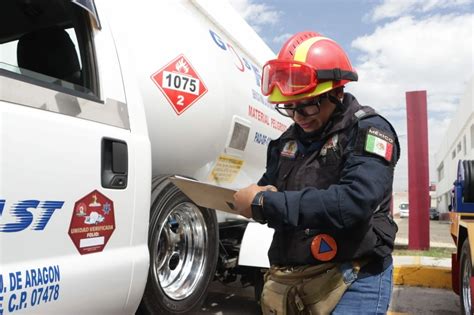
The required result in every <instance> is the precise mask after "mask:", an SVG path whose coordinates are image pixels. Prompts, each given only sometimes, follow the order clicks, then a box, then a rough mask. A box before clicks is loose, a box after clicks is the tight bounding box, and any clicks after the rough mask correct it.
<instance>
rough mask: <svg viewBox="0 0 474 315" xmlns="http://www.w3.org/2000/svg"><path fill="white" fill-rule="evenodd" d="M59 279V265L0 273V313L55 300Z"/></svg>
mask: <svg viewBox="0 0 474 315" xmlns="http://www.w3.org/2000/svg"><path fill="white" fill-rule="evenodd" d="M60 280H61V272H60V269H59V265H52V266H42V267H38V268H31V269H26V270H18V271H13V272H9V273H5V274H0V315H2V314H3V312H4V311H5V310H6V311H7V312H8V313H14V312H16V311H19V310H24V309H26V308H29V307H33V306H37V305H40V304H45V303H50V302H54V301H57V300H58V299H59V289H60V287H59V282H60ZM7 283H8V284H7Z"/></svg>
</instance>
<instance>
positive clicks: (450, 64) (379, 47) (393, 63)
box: [348, 1, 474, 189]
mask: <svg viewBox="0 0 474 315" xmlns="http://www.w3.org/2000/svg"><path fill="white" fill-rule="evenodd" d="M400 2H403V3H405V1H400ZM407 2H408V1H407ZM473 17H474V15H472V14H464V15H454V14H452V15H444V16H442V15H435V16H430V17H427V18H425V19H413V18H412V17H401V18H398V19H397V20H394V21H391V22H389V23H387V24H385V25H383V26H380V27H378V28H377V29H376V30H375V32H374V33H372V34H370V35H366V36H363V37H359V38H357V39H355V40H354V41H353V42H352V47H354V48H356V49H358V50H360V51H361V53H362V56H361V58H360V59H359V60H357V61H356V62H353V63H354V66H355V68H356V69H357V72H358V74H359V81H360V82H358V83H355V84H350V85H349V86H348V90H350V91H353V92H354V94H355V95H356V96H357V97H358V99H359V100H360V101H361V102H362V103H368V104H369V105H372V106H374V107H375V108H376V109H377V110H378V111H379V112H380V113H382V114H383V115H384V116H386V117H387V118H388V119H390V120H391V121H392V123H394V125H395V127H396V129H397V130H398V133H399V134H405V133H406V101H405V92H407V91H416V90H426V91H427V95H428V116H429V118H430V119H429V122H428V123H429V135H428V136H429V153H430V168H431V172H430V174H431V176H430V179H431V180H436V178H435V177H434V174H433V169H435V165H434V158H433V157H434V153H435V152H436V150H437V149H438V146H439V141H440V140H441V139H442V138H443V137H442V135H443V134H444V132H445V131H446V129H447V126H448V124H449V119H448V118H446V117H450V116H452V114H453V112H454V111H455V110H456V108H457V105H458V102H459V98H460V96H461V95H462V93H463V91H464V89H465V87H466V83H467V82H468V80H469V79H470V77H471V76H472V75H473V63H474V62H473V41H472V25H473ZM404 141H405V142H406V140H404ZM403 151H404V152H403ZM406 153H407V152H406V144H403V145H402V159H401V161H400V163H399V165H398V166H397V168H398V169H399V170H397V172H396V176H395V184H394V186H395V189H397V188H400V187H403V186H406V184H407V178H408V177H407V176H408V173H407V162H406V158H407V155H406Z"/></svg>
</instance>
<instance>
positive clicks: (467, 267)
mask: <svg viewBox="0 0 474 315" xmlns="http://www.w3.org/2000/svg"><path fill="white" fill-rule="evenodd" d="M471 262H472V258H471V249H470V247H469V240H468V239H467V238H466V240H465V241H464V244H463V245H462V249H461V265H460V271H461V272H460V275H459V277H460V279H459V283H460V284H461V290H460V292H459V297H460V299H461V312H462V314H465V315H470V314H473V312H472V311H473V309H472V301H471V278H472V263H471Z"/></svg>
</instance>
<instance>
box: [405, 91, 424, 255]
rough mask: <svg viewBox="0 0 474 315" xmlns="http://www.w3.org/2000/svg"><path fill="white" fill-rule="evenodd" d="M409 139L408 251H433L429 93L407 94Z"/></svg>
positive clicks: (415, 92) (414, 92)
mask: <svg viewBox="0 0 474 315" xmlns="http://www.w3.org/2000/svg"><path fill="white" fill-rule="evenodd" d="M406 102H407V136H408V203H409V211H410V212H409V213H410V214H409V217H408V218H409V219H408V220H409V221H408V249H414V250H424V249H429V248H430V221H429V208H430V204H429V198H430V193H429V184H430V183H429V172H428V119H427V106H426V91H413V92H406Z"/></svg>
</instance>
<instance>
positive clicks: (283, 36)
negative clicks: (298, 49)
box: [272, 33, 293, 44]
mask: <svg viewBox="0 0 474 315" xmlns="http://www.w3.org/2000/svg"><path fill="white" fill-rule="evenodd" d="M291 36H293V34H290V33H284V34H281V35H278V36H275V37H274V38H273V39H272V42H274V43H276V44H283V43H284V42H285V41H286V40H287V39H288V38H290V37H291Z"/></svg>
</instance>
